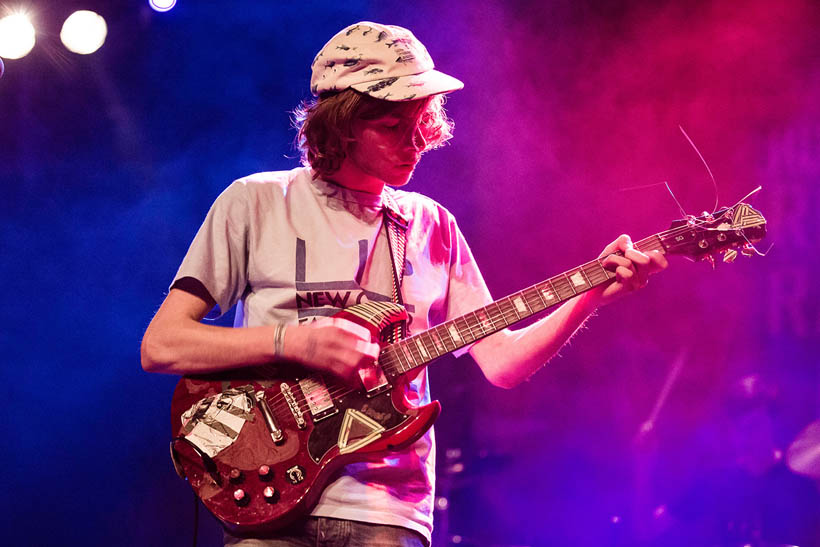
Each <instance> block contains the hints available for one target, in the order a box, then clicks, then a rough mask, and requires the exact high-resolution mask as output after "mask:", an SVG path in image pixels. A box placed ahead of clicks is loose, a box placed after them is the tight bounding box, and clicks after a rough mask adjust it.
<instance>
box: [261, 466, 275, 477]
mask: <svg viewBox="0 0 820 547" xmlns="http://www.w3.org/2000/svg"><path fill="white" fill-rule="evenodd" d="M272 478H273V472H272V471H271V469H270V466H269V465H260V466H259V480H261V481H269V480H271V479H272Z"/></svg>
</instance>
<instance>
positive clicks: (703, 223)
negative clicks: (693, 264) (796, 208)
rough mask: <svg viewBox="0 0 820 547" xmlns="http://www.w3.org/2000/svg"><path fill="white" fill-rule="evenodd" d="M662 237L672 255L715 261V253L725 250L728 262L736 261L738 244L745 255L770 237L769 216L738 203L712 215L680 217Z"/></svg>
mask: <svg viewBox="0 0 820 547" xmlns="http://www.w3.org/2000/svg"><path fill="white" fill-rule="evenodd" d="M658 236H659V237H660V240H661V243H662V244H663V246H664V249H665V250H666V252H667V253H669V254H679V255H683V256H685V257H687V258H689V259H691V260H693V261H697V260H708V261H713V260H714V255H715V254H717V253H719V252H722V251H725V254H724V257H723V260H724V262H732V261H733V260H734V259H735V257H736V256H737V251H736V250H735V248H737V247H740V248H741V253H742V254H744V255H747V256H750V255H751V254H754V248H753V246H752V245H753V244H754V243H757V242H758V241H760V240H761V239H763V238H764V237H765V236H766V219H765V218H763V215H761V214H760V211H757V210H755V209H754V208H752V207H751V206H749V205H747V204H745V203H738V204H737V205H735V206H733V207H727V208H725V209H720V210H719V211H715V212H714V213H711V214H708V213H707V214H703V215H701V216H699V217H689V218H687V219H683V220H676V221H675V222H673V223H672V227H671V228H670V229H669V230H667V231H665V232H662V233H660V234H658Z"/></svg>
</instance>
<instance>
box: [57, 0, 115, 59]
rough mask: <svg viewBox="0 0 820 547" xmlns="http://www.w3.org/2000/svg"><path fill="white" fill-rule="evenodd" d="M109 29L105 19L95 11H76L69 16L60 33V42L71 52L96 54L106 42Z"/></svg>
mask: <svg viewBox="0 0 820 547" xmlns="http://www.w3.org/2000/svg"><path fill="white" fill-rule="evenodd" d="M107 34H108V27H107V26H106V24H105V19H103V18H102V16H101V15H98V14H96V13H94V12H93V11H87V10H80V11H75V12H74V13H72V14H71V15H69V16H68V19H66V20H65V22H64V23H63V29H62V30H61V31H60V40H62V41H63V45H64V46H65V47H66V48H68V50H69V51H73V52H74V53H79V54H80V55H88V54H89V53H94V52H95V51H97V50H98V49H100V47H101V46H102V45H103V43H104V42H105V37H106V35H107Z"/></svg>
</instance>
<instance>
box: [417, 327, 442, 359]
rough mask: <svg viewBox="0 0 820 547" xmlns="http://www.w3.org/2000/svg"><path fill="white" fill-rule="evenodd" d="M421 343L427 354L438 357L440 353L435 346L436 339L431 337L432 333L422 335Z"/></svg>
mask: <svg viewBox="0 0 820 547" xmlns="http://www.w3.org/2000/svg"><path fill="white" fill-rule="evenodd" d="M421 337H422V342H424V347H426V348H427V351H428V353H430V354H431V355H434V356H435V357H439V356H440V355H441V352H440V351H438V346H436V339H435V338H434V337H433V333H431V332H430V331H427V332H425V333H422V335H421Z"/></svg>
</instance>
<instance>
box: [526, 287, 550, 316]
mask: <svg viewBox="0 0 820 547" xmlns="http://www.w3.org/2000/svg"><path fill="white" fill-rule="evenodd" d="M524 300H525V301H526V302H527V305H528V306H529V307H530V310H531V312H532V313H537V312H539V311H541V310H543V309H544V308H545V307H546V306H544V305H543V302H542V301H541V297H540V296H539V295H538V291H537V290H536V289H533V288H529V289H526V290H525V291H524Z"/></svg>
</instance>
